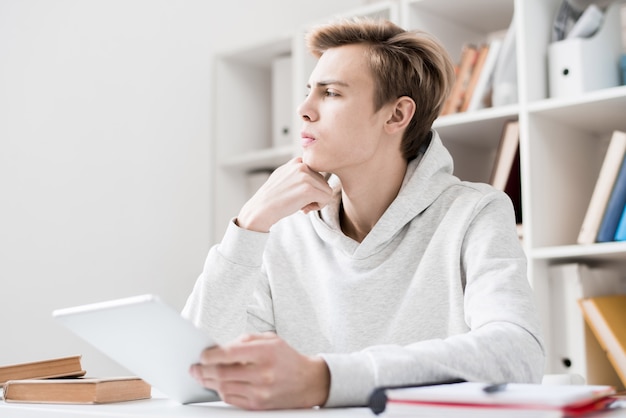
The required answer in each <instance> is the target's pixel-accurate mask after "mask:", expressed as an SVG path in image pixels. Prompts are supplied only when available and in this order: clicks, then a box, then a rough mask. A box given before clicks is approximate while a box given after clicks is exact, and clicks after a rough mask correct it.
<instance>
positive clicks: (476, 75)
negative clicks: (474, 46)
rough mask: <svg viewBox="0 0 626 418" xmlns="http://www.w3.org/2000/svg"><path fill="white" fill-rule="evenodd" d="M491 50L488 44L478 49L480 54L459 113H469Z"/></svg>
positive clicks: (477, 56) (477, 55)
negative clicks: (469, 107) (472, 98)
mask: <svg viewBox="0 0 626 418" xmlns="http://www.w3.org/2000/svg"><path fill="white" fill-rule="evenodd" d="M489 48H490V45H489V44H488V43H484V44H482V45H480V47H479V48H478V53H477V54H476V62H475V63H474V66H473V68H472V73H471V74H470V77H469V79H468V81H467V87H466V88H465V94H464V95H463V101H462V102H461V106H460V108H459V112H465V111H467V107H468V105H469V102H470V99H471V97H472V95H473V94H474V90H475V89H476V84H477V83H478V79H479V78H480V74H481V73H482V71H483V67H484V65H485V61H486V60H487V55H489Z"/></svg>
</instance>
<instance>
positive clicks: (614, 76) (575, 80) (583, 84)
mask: <svg viewBox="0 0 626 418" xmlns="http://www.w3.org/2000/svg"><path fill="white" fill-rule="evenodd" d="M621 48H622V44H621V20H620V4H619V2H613V3H612V4H611V5H610V6H609V7H608V8H607V10H606V12H605V16H604V22H603V24H602V27H600V29H599V30H598V31H597V32H596V33H595V34H594V35H593V36H591V37H589V38H571V39H565V40H562V41H558V42H553V43H551V44H550V45H549V46H548V73H549V90H550V97H571V96H577V95H580V94H582V93H585V92H588V91H592V90H598V89H603V88H608V87H614V86H618V85H619V84H620V72H619V57H620V53H621Z"/></svg>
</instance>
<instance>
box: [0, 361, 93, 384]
mask: <svg viewBox="0 0 626 418" xmlns="http://www.w3.org/2000/svg"><path fill="white" fill-rule="evenodd" d="M84 375H85V371H84V370H83V368H82V366H81V356H69V357H60V358H52V359H45V360H40V361H33V362H27V363H18V364H10V365H6V366H0V387H2V386H3V385H4V384H5V383H6V382H7V381H8V380H18V379H20V380H21V379H48V378H54V377H78V376H84Z"/></svg>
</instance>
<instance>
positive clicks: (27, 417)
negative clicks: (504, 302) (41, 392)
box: [0, 398, 626, 418]
mask: <svg viewBox="0 0 626 418" xmlns="http://www.w3.org/2000/svg"><path fill="white" fill-rule="evenodd" d="M0 399H1V398H0ZM270 416H271V417H279V418H280V417H283V418H290V417H294V418H299V417H308V418H313V417H324V418H326V417H335V418H345V417H356V418H359V417H368V418H373V417H375V415H374V414H373V413H372V412H371V411H370V410H369V409H368V408H321V409H301V410H285V411H244V410H241V409H237V408H234V407H231V406H229V405H226V404H224V403H223V402H211V403H202V404H192V405H180V404H179V403H177V402H175V401H172V400H169V399H164V398H152V399H146V400H140V401H131V402H120V403H112V404H102V405H53V404H29V403H7V402H4V401H3V400H0V417H2V418H4V417H7V418H39V417H41V418H72V417H111V418H115V417H126V418H134V417H151V418H153V417H156V418H172V417H177V418H187V417H202V418H207V417H213V418H215V417H220V418H221V417H227V418H240V417H241V418H249V417H270ZM384 416H385V415H384V414H383V415H381V417H384ZM437 416H439V414H437ZM440 416H442V417H443V416H449V411H447V413H442V414H441V415H440ZM490 416H491V415H490ZM529 416H533V414H530V415H529ZM591 416H596V415H595V414H594V415H591ZM597 416H598V417H601V418H626V409H618V410H614V411H610V412H608V411H607V412H602V413H601V414H598V415H597ZM464 418H467V417H464Z"/></svg>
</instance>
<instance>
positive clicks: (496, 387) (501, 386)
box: [483, 383, 506, 393]
mask: <svg viewBox="0 0 626 418" xmlns="http://www.w3.org/2000/svg"><path fill="white" fill-rule="evenodd" d="M505 389H506V383H494V384H492V385H487V386H485V387H484V388H483V391H484V392H485V393H496V392H502V391H503V390H505Z"/></svg>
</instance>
